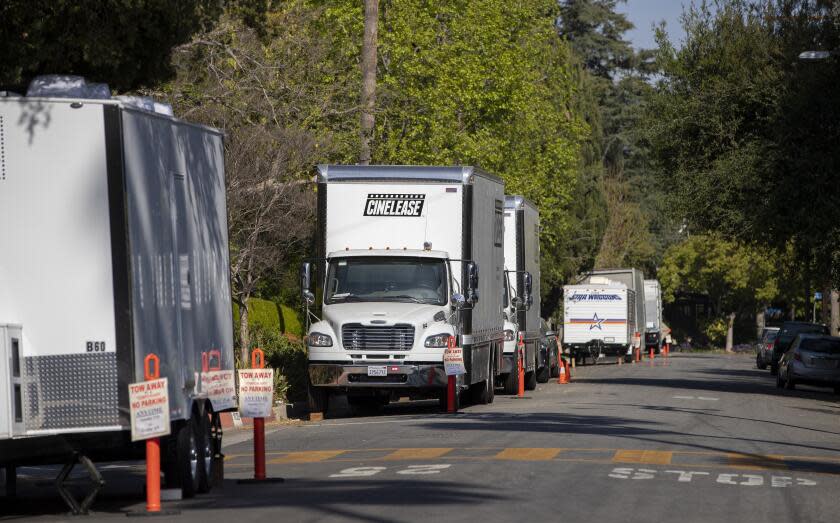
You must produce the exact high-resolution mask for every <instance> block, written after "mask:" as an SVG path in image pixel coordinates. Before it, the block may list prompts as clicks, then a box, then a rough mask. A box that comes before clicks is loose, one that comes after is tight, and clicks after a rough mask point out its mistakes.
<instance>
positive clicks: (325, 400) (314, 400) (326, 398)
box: [308, 385, 330, 417]
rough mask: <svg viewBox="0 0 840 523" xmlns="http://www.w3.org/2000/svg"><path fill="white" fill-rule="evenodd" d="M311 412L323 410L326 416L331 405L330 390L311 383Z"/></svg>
mask: <svg viewBox="0 0 840 523" xmlns="http://www.w3.org/2000/svg"><path fill="white" fill-rule="evenodd" d="M308 403H309V412H321V413H323V414H324V416H325V417H326V415H327V409H328V408H329V406H330V392H329V391H328V390H327V389H325V388H323V387H313V386H312V385H309V402H308Z"/></svg>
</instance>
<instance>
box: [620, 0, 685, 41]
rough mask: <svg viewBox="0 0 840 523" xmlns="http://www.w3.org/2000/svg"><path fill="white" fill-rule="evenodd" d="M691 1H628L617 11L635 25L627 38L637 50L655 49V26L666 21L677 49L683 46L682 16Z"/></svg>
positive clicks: (669, 35) (621, 4)
mask: <svg viewBox="0 0 840 523" xmlns="http://www.w3.org/2000/svg"><path fill="white" fill-rule="evenodd" d="M689 1H690V0H627V2H626V3H619V4H618V7H617V10H618V11H619V12H621V13H624V14H626V15H627V17H628V18H629V19H630V21H631V22H633V25H635V26H636V28H635V29H633V30H632V31H628V32H627V34H626V37H627V39H628V40H630V42H631V43H632V44H633V47H634V48H636V49H653V48H655V47H656V42H655V40H654V38H653V27H652V26H653V24H658V23H659V22H661V21H662V20H664V21H665V24H666V26H665V27H666V30H667V32H668V37H669V38H670V39H671V41H672V42H674V44H676V46H677V47H680V46H681V40H682V39H683V35H684V33H683V31H682V27H681V26H680V15H681V14H682V11H683V5H684V4H688V3H689Z"/></svg>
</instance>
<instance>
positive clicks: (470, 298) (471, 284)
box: [465, 262, 478, 305]
mask: <svg viewBox="0 0 840 523" xmlns="http://www.w3.org/2000/svg"><path fill="white" fill-rule="evenodd" d="M466 273H467V278H466V280H467V281H466V285H465V287H466V291H467V296H466V299H467V302H469V303H470V305H475V304H476V302H477V301H478V265H476V263H475V262H467V270H466Z"/></svg>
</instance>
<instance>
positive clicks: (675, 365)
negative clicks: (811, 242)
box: [0, 354, 840, 523]
mask: <svg viewBox="0 0 840 523" xmlns="http://www.w3.org/2000/svg"><path fill="white" fill-rule="evenodd" d="M838 413H840V403H839V402H838V397H836V396H834V394H833V393H832V392H831V391H830V390H828V389H817V388H808V387H799V388H798V390H796V391H781V390H778V389H776V388H775V381H774V380H773V379H771V377H770V375H769V372H767V371H759V370H757V369H755V366H754V361H753V359H751V358H750V357H748V356H747V355H741V356H724V355H698V354H674V355H672V357H671V358H669V359H668V360H666V359H664V358H657V359H656V360H655V361H654V362H652V363H651V362H648V361H645V362H643V363H641V364H635V365H628V364H625V365H621V366H618V365H615V364H610V365H598V366H594V367H592V366H590V367H584V368H580V367H579V368H578V369H576V374H575V378H574V380H573V383H572V384H569V385H558V384H556V383H554V382H552V383H548V384H544V385H539V387H538V389H537V390H536V391H533V392H529V393H527V394H526V397H525V398H523V399H517V398H512V397H508V396H498V395H497V396H496V401H495V403H494V404H492V405H489V406H473V407H469V408H466V409H465V410H464V411H462V413H459V414H457V415H446V414H440V413H438V412H437V410H436V408H435V407H434V406H432V405H431V404H428V403H427V404H422V403H419V404H418V403H413V404H393V405H391V406H389V407H388V408H387V409H386V411H385V413H384V414H383V415H380V416H374V417H365V418H349V417H347V418H340V419H328V420H326V421H323V422H319V423H305V424H300V425H297V426H284V427H279V428H275V429H274V430H273V431H272V432H271V433H270V434H268V436H267V450H268V462H269V463H268V474H269V476H274V477H283V478H285V482H284V483H282V484H263V485H239V484H237V483H236V482H235V480H236V478H246V477H249V476H250V475H251V474H252V461H251V460H252V456H251V443H250V441H242V439H243V437H242V436H241V435H240V436H238V437H235V438H232V441H236V440H239V441H238V442H236V443H233V444H230V445H228V446H227V447H226V451H225V452H226V454H227V460H226V465H225V466H226V470H225V472H226V477H227V480H226V483H225V485H224V488H223V489H221V490H214V492H213V493H211V494H210V495H206V496H200V497H198V498H196V499H194V500H189V501H180V502H171V503H168V504H165V505H166V506H167V507H170V508H179V509H180V510H181V514H180V515H179V516H175V517H173V520H180V521H202V522H206V521H229V520H235V521H351V520H358V521H376V522H391V521H400V522H409V521H423V522H427V521H434V522H436V523H437V522H442V521H459V522H463V521H464V520H465V519H475V520H481V521H482V522H497V521H498V522H510V521H539V520H551V521H558V520H563V521H582V522H583V521H587V522H589V521H597V522H604V521H616V522H619V521H620V522H624V521H640V522H642V521H644V522H656V521H670V520H678V521H680V522H681V523H685V522H693V521H732V522H739V523H747V522H762V523H765V522H767V521H826V522H828V521H832V522H833V521H837V520H838V518H840V499H838V495H837V492H840V423H838V420H840V417H838ZM112 467H117V468H110V469H106V470H105V472H106V475H107V476H108V477H109V480H111V479H113V481H112V482H111V483H109V489H108V490H107V491H106V492H105V493H104V494H103V495H102V498H101V499H100V500H99V502H98V503H97V505H96V506H95V509H96V510H97V512H96V513H95V514H94V516H93V517H92V518H91V519H94V520H98V519H113V518H117V517H123V513H124V512H125V511H132V510H134V511H137V510H141V509H142V506H143V505H142V503H140V502H139V501H140V500H139V499H138V496H139V495H141V494H139V493H140V491H141V490H142V476H141V475H140V471H139V470H138V469H137V467H136V466H132V465H130V464H129V465H112ZM122 467H125V468H122ZM46 472H47V471H44V470H38V469H27V470H24V471H23V473H25V474H27V475H28V477H27V478H24V479H23V480H22V481H21V485H20V490H21V498H22V499H21V500H20V501H18V502H17V503H15V504H11V503H6V502H0V504H2V508H0V515H3V514H5V515H6V516H5V517H9V518H27V519H28V518H38V519H46V520H52V519H56V518H57V516H56V515H60V514H61V512H62V510H63V508H62V506H61V504H60V503H59V502H58V501H57V499H55V498H56V496H55V494H54V493H53V491H52V490H50V489H44V488H40V489H39V488H36V487H35V486H34V481H35V479H37V477H38V476H39V474H44V473H46Z"/></svg>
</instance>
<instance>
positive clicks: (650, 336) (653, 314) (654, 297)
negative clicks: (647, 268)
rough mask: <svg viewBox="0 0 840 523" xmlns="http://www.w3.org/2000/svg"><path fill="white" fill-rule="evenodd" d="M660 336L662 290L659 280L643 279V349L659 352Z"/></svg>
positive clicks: (660, 347) (661, 337)
mask: <svg viewBox="0 0 840 523" xmlns="http://www.w3.org/2000/svg"><path fill="white" fill-rule="evenodd" d="M663 338H664V337H663V336H662V290H661V288H660V286H659V280H645V349H647V350H650V349H653V350H654V352H655V353H656V354H659V352H660V350H661V349H662V343H663Z"/></svg>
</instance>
